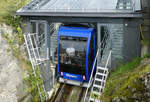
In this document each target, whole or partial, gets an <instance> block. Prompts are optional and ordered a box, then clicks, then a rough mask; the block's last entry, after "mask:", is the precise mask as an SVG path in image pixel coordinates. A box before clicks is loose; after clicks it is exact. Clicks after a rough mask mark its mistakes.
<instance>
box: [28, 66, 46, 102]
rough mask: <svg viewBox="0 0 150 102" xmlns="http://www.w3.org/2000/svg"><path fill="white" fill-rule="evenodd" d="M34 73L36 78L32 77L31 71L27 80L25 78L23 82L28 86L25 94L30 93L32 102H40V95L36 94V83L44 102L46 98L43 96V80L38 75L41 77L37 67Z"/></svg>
mask: <svg viewBox="0 0 150 102" xmlns="http://www.w3.org/2000/svg"><path fill="white" fill-rule="evenodd" d="M35 72H36V76H35V75H34V73H33V71H32V70H30V71H29V72H28V75H29V76H28V77H27V78H25V82H26V83H27V84H28V85H29V86H30V88H28V89H27V92H29V93H31V95H32V96H33V98H32V102H40V98H39V97H40V95H39V94H37V93H39V91H38V87H37V82H38V85H39V88H40V92H41V96H42V100H45V99H46V96H45V92H44V89H43V80H42V78H41V77H40V75H41V73H40V68H39V67H37V68H36V71H35Z"/></svg>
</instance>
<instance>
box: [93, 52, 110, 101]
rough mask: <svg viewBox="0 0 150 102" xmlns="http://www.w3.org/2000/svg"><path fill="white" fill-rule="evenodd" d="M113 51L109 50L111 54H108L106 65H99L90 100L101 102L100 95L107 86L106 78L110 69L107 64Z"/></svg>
mask: <svg viewBox="0 0 150 102" xmlns="http://www.w3.org/2000/svg"><path fill="white" fill-rule="evenodd" d="M111 53H112V51H110V52H109V56H108V59H107V62H106V65H105V67H97V70H96V75H95V78H94V83H93V86H92V91H91V95H90V102H95V101H96V102H100V96H101V93H102V92H103V90H104V88H105V84H106V79H107V77H108V74H109V71H108V70H109V68H107V66H108V63H109V61H110V58H111Z"/></svg>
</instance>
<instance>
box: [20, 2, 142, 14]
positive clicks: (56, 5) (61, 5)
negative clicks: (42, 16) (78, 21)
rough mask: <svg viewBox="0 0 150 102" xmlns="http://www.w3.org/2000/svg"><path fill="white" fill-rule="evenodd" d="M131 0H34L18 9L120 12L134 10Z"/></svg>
mask: <svg viewBox="0 0 150 102" xmlns="http://www.w3.org/2000/svg"><path fill="white" fill-rule="evenodd" d="M131 1H132V0H34V1H32V2H31V3H30V4H28V5H26V6H25V7H24V8H22V9H20V10H18V12H25V11H32V12H119V11H118V10H129V11H132V9H133V8H134V7H133V6H134V5H133V4H132V3H133V2H131ZM136 1H139V0H136ZM140 4H141V3H140V2H136V3H135V7H136V8H137V7H138V8H139V6H138V5H140ZM122 6H123V7H122ZM122 12H125V11H122Z"/></svg>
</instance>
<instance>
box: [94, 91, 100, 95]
mask: <svg viewBox="0 0 150 102" xmlns="http://www.w3.org/2000/svg"><path fill="white" fill-rule="evenodd" d="M93 94H95V95H101V93H100V92H96V91H93Z"/></svg>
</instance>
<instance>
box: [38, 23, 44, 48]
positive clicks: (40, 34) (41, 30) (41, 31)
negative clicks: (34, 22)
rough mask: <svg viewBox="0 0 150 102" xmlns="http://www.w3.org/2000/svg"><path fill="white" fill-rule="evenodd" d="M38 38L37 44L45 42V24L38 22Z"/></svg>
mask: <svg viewBox="0 0 150 102" xmlns="http://www.w3.org/2000/svg"><path fill="white" fill-rule="evenodd" d="M38 28H39V29H38V30H39V31H38V40H39V46H40V47H41V46H42V45H43V44H44V43H45V32H44V31H45V24H44V23H39V24H38Z"/></svg>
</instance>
